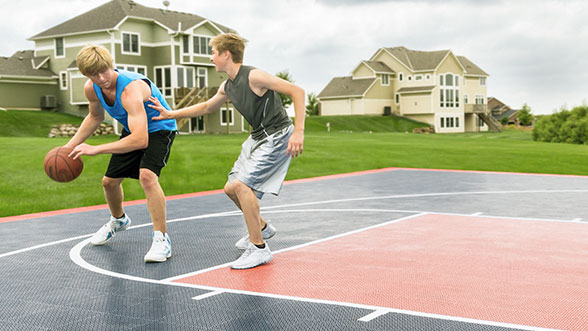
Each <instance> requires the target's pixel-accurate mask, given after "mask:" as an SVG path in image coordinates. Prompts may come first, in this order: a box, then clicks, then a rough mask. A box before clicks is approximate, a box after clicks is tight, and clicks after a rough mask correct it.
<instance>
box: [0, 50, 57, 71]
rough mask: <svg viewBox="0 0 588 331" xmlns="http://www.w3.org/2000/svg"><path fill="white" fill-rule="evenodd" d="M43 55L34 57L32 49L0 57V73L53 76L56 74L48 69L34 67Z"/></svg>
mask: <svg viewBox="0 0 588 331" xmlns="http://www.w3.org/2000/svg"><path fill="white" fill-rule="evenodd" d="M42 58H44V57H35V56H34V53H33V51H32V50H26V51H18V52H16V53H14V54H13V55H12V56H11V57H3V56H2V57H0V75H2V76H28V77H43V78H54V77H57V75H56V74H55V73H54V72H53V71H51V70H48V69H45V68H40V69H35V67H36V66H38V65H39V61H40V60H43V59H42Z"/></svg>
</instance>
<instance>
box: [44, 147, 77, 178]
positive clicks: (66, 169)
mask: <svg viewBox="0 0 588 331" xmlns="http://www.w3.org/2000/svg"><path fill="white" fill-rule="evenodd" d="M71 151H72V149H71V148H69V147H64V146H60V147H55V148H54V149H52V150H50V151H49V153H47V156H45V161H43V163H44V165H45V173H47V176H49V177H50V178H51V179H53V180H54V181H57V182H69V181H72V180H74V179H76V178H77V177H78V176H79V175H80V174H81V173H82V170H83V169H84V163H83V162H82V158H80V157H78V158H77V159H75V160H74V159H72V158H71V157H69V156H68V155H69V153H71Z"/></svg>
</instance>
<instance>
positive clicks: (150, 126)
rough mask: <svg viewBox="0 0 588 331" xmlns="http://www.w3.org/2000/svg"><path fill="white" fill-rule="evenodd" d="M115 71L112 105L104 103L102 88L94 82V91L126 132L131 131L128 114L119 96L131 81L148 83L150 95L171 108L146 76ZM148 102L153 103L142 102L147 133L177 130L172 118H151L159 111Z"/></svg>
mask: <svg viewBox="0 0 588 331" xmlns="http://www.w3.org/2000/svg"><path fill="white" fill-rule="evenodd" d="M115 71H116V72H118V78H117V79H116V99H115V101H114V105H112V106H109V105H108V104H107V103H106V101H105V100H104V95H103V94H102V90H101V89H100V86H98V85H96V84H94V92H96V96H97V97H98V100H100V103H101V104H102V107H104V109H105V110H106V111H107V112H108V114H110V116H112V118H114V119H116V120H117V121H119V122H120V124H122V125H123V126H124V127H125V129H126V130H127V131H128V132H131V130H129V124H128V117H129V114H128V113H127V111H126V110H125V109H124V108H123V105H122V102H121V101H120V96H121V94H122V92H123V91H124V89H125V87H127V85H129V84H130V83H131V82H132V81H135V80H142V81H144V82H146V83H148V84H149V87H150V88H151V96H153V97H154V98H157V99H158V100H159V102H161V105H162V106H163V107H165V108H166V109H169V110H171V107H170V106H169V105H168V104H167V101H165V98H164V97H163V95H161V92H160V91H159V89H158V88H157V86H155V84H153V82H151V81H150V80H149V78H147V77H145V76H143V75H141V74H138V73H135V72H130V71H125V70H118V69H115ZM150 104H151V105H152V104H153V103H152V102H151V101H147V102H145V103H143V106H144V108H145V112H146V113H147V130H148V131H149V133H151V132H155V131H161V130H167V131H177V130H178V127H177V125H176V120H174V119H167V120H161V121H154V120H152V119H151V118H153V117H155V116H158V115H159V112H158V111H157V110H155V109H152V108H151V107H148V105H150Z"/></svg>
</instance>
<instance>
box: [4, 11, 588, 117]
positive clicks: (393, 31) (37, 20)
mask: <svg viewBox="0 0 588 331" xmlns="http://www.w3.org/2000/svg"><path fill="white" fill-rule="evenodd" d="M135 1H137V2H138V3H140V4H142V5H145V6H149V7H163V5H162V4H161V1H159V0H135ZM105 2H106V1H102V0H85V1H82V0H54V1H52V2H51V3H50V4H46V1H40V0H28V1H21V2H13V1H11V2H10V3H9V2H8V0H0V6H1V8H12V9H11V12H12V14H11V15H9V16H8V17H4V19H3V20H1V21H0V30H1V31H3V32H4V33H3V36H4V39H3V43H1V44H0V55H3V56H9V55H11V54H12V53H14V52H15V51H17V50H21V49H30V48H32V47H33V43H32V42H29V41H27V40H26V38H28V37H31V36H33V35H35V34H37V33H39V32H41V31H43V30H45V29H48V28H50V27H52V26H54V25H56V24H59V23H61V22H63V21H65V20H66V19H68V18H71V17H74V16H76V15H79V14H81V13H83V12H86V11H88V10H90V9H92V8H95V7H97V6H100V5H102V4H103V3H105ZM9 4H10V6H9ZM170 9H171V10H176V11H183V12H191V13H195V14H198V15H201V16H204V17H207V18H209V19H211V20H214V21H217V22H219V23H221V24H224V25H226V26H229V27H231V28H233V29H236V30H237V31H238V32H239V33H240V34H241V35H243V36H244V37H245V38H247V39H248V40H249V44H248V46H247V49H246V52H245V62H246V63H249V64H252V65H255V66H257V67H260V68H262V69H264V70H266V71H268V72H271V73H276V72H278V71H281V70H284V69H288V70H289V71H290V73H291V74H292V75H293V77H294V79H295V81H296V82H297V84H299V85H300V86H302V87H303V88H304V89H305V90H306V91H307V92H315V93H318V92H319V91H320V90H321V89H322V88H323V87H324V86H325V85H326V84H327V83H328V82H329V80H330V79H331V78H332V77H334V76H343V75H348V74H349V72H350V71H351V70H352V69H353V68H354V67H355V66H356V65H357V64H358V63H359V61H360V60H363V59H368V58H369V57H370V56H371V55H373V54H374V53H375V51H376V50H377V49H378V48H380V47H393V46H406V47H408V48H412V49H417V50H439V49H452V50H453V51H454V52H455V53H456V54H458V55H464V56H466V57H468V58H469V59H470V60H472V61H474V63H476V64H477V65H478V66H480V67H481V68H482V69H484V70H485V71H486V72H488V73H489V74H490V78H489V79H488V93H489V96H495V97H497V98H499V99H500V100H502V101H503V102H505V103H507V104H509V105H511V106H512V107H514V108H519V107H521V106H522V104H523V103H525V102H526V103H528V104H529V105H530V106H531V108H532V109H533V112H534V113H551V111H552V110H553V109H557V108H559V107H560V106H562V105H564V104H567V105H569V106H574V105H578V104H580V103H582V101H583V100H584V99H586V98H587V97H588V57H587V56H586V54H588V45H587V44H586V43H585V40H587V37H588V26H587V25H586V24H585V23H584V20H585V18H586V17H588V2H585V1H581V0H569V1H567V0H565V1H564V0H560V1H558V0H546V1H532V0H513V1H473V0H453V1H444V2H439V1H432V0H420V1H406V0H388V1H386V0H371V1H359V0H355V1H354V0H273V1H272V0H226V1H223V2H220V3H218V5H217V4H216V3H211V2H202V1H192V0H171V6H170ZM23 22H26V23H23Z"/></svg>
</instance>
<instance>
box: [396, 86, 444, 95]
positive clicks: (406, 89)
mask: <svg viewBox="0 0 588 331" xmlns="http://www.w3.org/2000/svg"><path fill="white" fill-rule="evenodd" d="M434 88H435V86H415V87H403V88H401V89H398V91H396V93H399V94H406V93H425V92H431V91H432V90H433V89H434Z"/></svg>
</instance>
